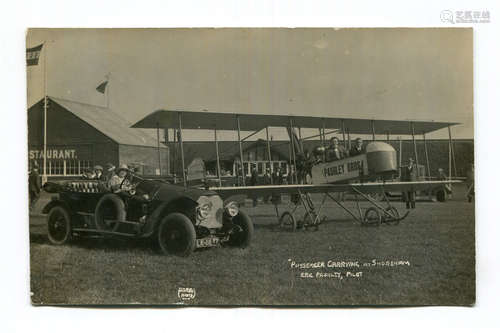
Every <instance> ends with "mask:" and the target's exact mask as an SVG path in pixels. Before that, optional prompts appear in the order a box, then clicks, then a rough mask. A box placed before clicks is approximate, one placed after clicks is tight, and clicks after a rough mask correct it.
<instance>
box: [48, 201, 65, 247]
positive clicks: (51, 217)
mask: <svg viewBox="0 0 500 333" xmlns="http://www.w3.org/2000/svg"><path fill="white" fill-rule="evenodd" d="M47 235H48V237H49V241H50V242H51V243H52V244H55V245H62V244H64V243H67V242H68V241H69V240H70V239H71V217H70V215H69V213H68V211H67V210H66V209H65V208H64V207H62V206H55V207H52V209H51V210H50V211H49V214H48V215H47Z"/></svg>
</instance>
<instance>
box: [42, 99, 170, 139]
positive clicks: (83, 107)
mask: <svg viewBox="0 0 500 333" xmlns="http://www.w3.org/2000/svg"><path fill="white" fill-rule="evenodd" d="M49 98H50V99H51V100H52V101H53V102H55V103H57V104H59V105H60V106H62V107H63V108H65V109H66V110H68V111H69V112H71V113H72V114H74V115H75V116H76V117H78V118H80V119H81V120H83V121H85V122H86V123H88V124H89V125H91V126H92V127H94V128H95V129H97V130H98V131H100V132H102V133H103V134H104V135H106V136H107V137H109V138H110V139H111V140H113V141H115V142H117V143H120V144H126V145H136V146H147V147H156V146H157V140H156V138H154V137H153V136H151V135H150V134H149V133H148V132H147V131H146V130H144V129H139V128H131V125H132V124H131V123H129V122H128V121H127V120H125V119H124V118H123V117H122V116H120V115H119V114H118V113H116V112H114V111H113V110H111V109H109V108H105V107H102V106H97V105H91V104H86V103H80V102H75V101H70V100H67V99H63V98H58V97H49ZM162 146H163V144H162Z"/></svg>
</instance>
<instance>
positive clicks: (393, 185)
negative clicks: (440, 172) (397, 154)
mask: <svg viewBox="0 0 500 333" xmlns="http://www.w3.org/2000/svg"><path fill="white" fill-rule="evenodd" d="M458 183H461V181H459V180H437V181H413V182H373V183H351V184H296V185H257V186H228V187H211V188H210V190H212V191H214V192H217V194H219V195H220V196H221V197H222V198H223V199H226V198H229V197H232V196H236V195H245V196H252V197H260V196H268V195H273V194H275V195H279V194H296V193H298V192H301V193H303V194H307V193H336V192H344V193H356V192H358V193H359V192H362V193H365V194H368V193H375V192H381V191H384V192H412V191H422V190H432V189H434V188H436V187H440V186H445V185H449V184H458Z"/></svg>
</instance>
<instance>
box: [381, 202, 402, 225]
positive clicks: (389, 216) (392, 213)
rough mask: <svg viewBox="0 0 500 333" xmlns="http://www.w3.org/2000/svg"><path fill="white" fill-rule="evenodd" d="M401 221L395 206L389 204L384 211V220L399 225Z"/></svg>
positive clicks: (389, 223)
mask: <svg viewBox="0 0 500 333" xmlns="http://www.w3.org/2000/svg"><path fill="white" fill-rule="evenodd" d="M399 221H400V217H399V212H398V210H397V209H396V207H394V206H389V207H387V208H386V209H385V212H384V222H385V223H387V224H388V225H398V224H399Z"/></svg>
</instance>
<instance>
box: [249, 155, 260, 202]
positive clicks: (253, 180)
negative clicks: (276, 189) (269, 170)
mask: <svg viewBox="0 0 500 333" xmlns="http://www.w3.org/2000/svg"><path fill="white" fill-rule="evenodd" d="M257 177H258V173H257V168H256V167H255V164H252V171H251V173H250V186H257V183H258V180H257ZM252 201H253V206H254V207H256V206H257V196H252Z"/></svg>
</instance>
